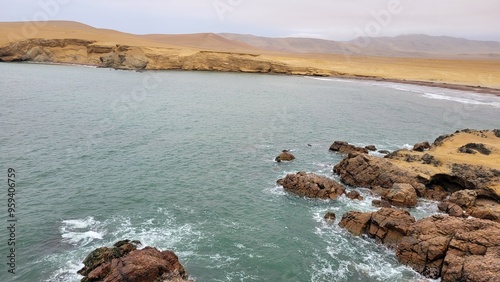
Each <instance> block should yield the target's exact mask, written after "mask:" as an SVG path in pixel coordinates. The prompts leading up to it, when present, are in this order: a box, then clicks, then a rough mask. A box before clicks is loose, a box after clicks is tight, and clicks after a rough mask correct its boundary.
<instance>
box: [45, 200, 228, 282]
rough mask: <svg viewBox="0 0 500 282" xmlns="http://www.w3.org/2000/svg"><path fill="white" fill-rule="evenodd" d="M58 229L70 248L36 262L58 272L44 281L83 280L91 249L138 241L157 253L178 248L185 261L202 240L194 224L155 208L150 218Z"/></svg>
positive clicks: (68, 223) (74, 222)
mask: <svg viewBox="0 0 500 282" xmlns="http://www.w3.org/2000/svg"><path fill="white" fill-rule="evenodd" d="M61 225H62V227H61V228H60V232H61V237H62V241H63V242H67V243H70V244H71V245H73V248H71V249H70V250H65V251H61V252H59V253H54V254H50V255H48V256H45V257H44V258H42V259H41V260H40V261H38V262H36V263H42V264H48V265H49V266H52V267H56V268H57V270H55V271H54V272H53V273H51V274H50V275H49V278H47V280H45V281H51V282H52V281H64V282H73V281H74V282H77V281H80V279H81V278H82V276H80V275H78V274H77V273H76V272H77V271H78V270H79V269H81V268H82V267H83V264H82V261H83V260H84V259H85V257H86V256H87V255H88V254H89V253H90V252H91V251H93V250H94V249H96V248H99V247H103V246H108V247H110V246H112V245H113V244H114V243H116V242H117V241H119V240H123V239H133V240H139V241H140V242H141V243H142V246H154V247H156V248H158V249H160V250H167V249H168V250H174V251H175V249H176V248H179V249H182V252H176V253H178V254H182V257H183V258H184V259H186V258H189V257H195V256H197V253H196V246H197V242H198V241H199V240H201V239H202V238H203V234H202V233H201V232H200V231H198V230H197V229H196V226H195V225H194V224H179V223H178V222H177V221H176V219H175V218H174V217H173V216H172V215H170V214H169V212H168V211H167V210H166V209H163V208H158V209H157V210H156V214H154V215H153V217H152V218H144V219H143V218H141V215H133V216H115V217H111V218H109V219H107V220H105V221H102V222H100V221H97V220H94V218H92V217H87V218H83V219H68V220H63V221H62V222H61ZM221 260H222V261H224V259H222V258H221Z"/></svg>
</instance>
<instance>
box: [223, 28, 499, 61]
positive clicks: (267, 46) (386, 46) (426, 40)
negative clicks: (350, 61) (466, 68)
mask: <svg viewBox="0 0 500 282" xmlns="http://www.w3.org/2000/svg"><path fill="white" fill-rule="evenodd" d="M220 35H221V36H223V37H225V38H227V39H230V40H233V41H240V42H244V43H247V44H249V45H252V46H254V47H256V48H259V49H263V50H269V51H277V52H289V53H326V54H345V55H361V56H390V57H423V58H433V57H439V58H443V57H445V58H446V57H451V58H456V57H464V58H468V57H470V58H498V59H500V42H496V41H475V40H469V39H464V38H456V37H449V36H429V35H400V36H396V37H373V38H372V37H360V38H356V39H354V40H351V41H330V40H323V39H314V38H269V37H260V36H254V35H243V34H234V33H222V34H220Z"/></svg>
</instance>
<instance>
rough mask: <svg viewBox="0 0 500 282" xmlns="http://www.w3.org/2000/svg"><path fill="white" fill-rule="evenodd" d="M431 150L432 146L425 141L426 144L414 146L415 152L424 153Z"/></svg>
mask: <svg viewBox="0 0 500 282" xmlns="http://www.w3.org/2000/svg"><path fill="white" fill-rule="evenodd" d="M430 148H431V144H429V142H428V141H424V142H421V143H417V144H415V145H414V146H413V151H417V152H423V151H425V150H427V149H430Z"/></svg>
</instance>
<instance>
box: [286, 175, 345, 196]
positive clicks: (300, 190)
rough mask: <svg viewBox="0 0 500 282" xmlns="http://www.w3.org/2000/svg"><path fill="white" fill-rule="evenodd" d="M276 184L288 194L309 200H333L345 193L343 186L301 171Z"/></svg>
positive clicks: (331, 180)
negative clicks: (308, 198)
mask: <svg viewBox="0 0 500 282" xmlns="http://www.w3.org/2000/svg"><path fill="white" fill-rule="evenodd" d="M277 183H278V184H279V185H281V186H283V188H284V189H285V190H287V191H289V192H292V193H295V194H297V195H300V196H306V197H310V198H320V199H332V200H333V199H336V198H337V197H339V196H340V195H342V194H343V193H344V191H345V188H344V186H342V185H341V184H339V183H337V182H336V181H335V180H333V179H330V178H326V177H323V176H319V175H316V174H314V173H306V172H303V171H302V172H298V173H296V174H289V175H287V176H286V177H285V178H283V179H280V180H278V181H277Z"/></svg>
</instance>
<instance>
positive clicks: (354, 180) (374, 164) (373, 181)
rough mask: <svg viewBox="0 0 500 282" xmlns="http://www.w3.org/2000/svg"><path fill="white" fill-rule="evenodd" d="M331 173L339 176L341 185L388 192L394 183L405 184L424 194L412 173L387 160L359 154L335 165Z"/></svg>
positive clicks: (418, 180)
mask: <svg viewBox="0 0 500 282" xmlns="http://www.w3.org/2000/svg"><path fill="white" fill-rule="evenodd" d="M333 171H334V172H335V173H337V174H338V175H340V179H341V181H342V182H343V183H345V184H347V185H351V186H357V187H366V188H372V189H375V191H377V189H382V190H388V189H391V188H392V187H393V185H394V184H395V183H406V184H410V185H412V186H413V188H414V189H415V190H416V191H417V193H419V194H420V196H421V195H422V194H424V193H425V185H424V184H423V183H421V182H423V181H424V180H422V179H421V178H420V177H419V176H418V175H417V174H415V173H414V172H412V171H410V170H407V169H404V168H401V167H399V166H397V165H394V164H392V163H391V162H390V161H389V160H387V159H384V158H378V157H374V156H369V155H366V154H359V155H356V156H354V157H352V158H345V159H343V160H342V161H341V162H340V163H339V164H337V165H336V166H335V167H334V168H333Z"/></svg>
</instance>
